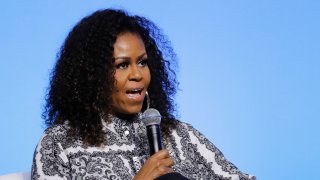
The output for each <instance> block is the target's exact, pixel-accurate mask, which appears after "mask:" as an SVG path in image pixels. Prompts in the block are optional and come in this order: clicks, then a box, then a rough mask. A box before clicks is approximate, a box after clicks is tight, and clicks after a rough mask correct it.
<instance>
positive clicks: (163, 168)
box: [156, 166, 173, 176]
mask: <svg viewBox="0 0 320 180" xmlns="http://www.w3.org/2000/svg"><path fill="white" fill-rule="evenodd" d="M172 172H173V169H172V168H169V167H166V166H159V167H158V168H157V171H156V176H162V175H164V174H167V173H172Z"/></svg>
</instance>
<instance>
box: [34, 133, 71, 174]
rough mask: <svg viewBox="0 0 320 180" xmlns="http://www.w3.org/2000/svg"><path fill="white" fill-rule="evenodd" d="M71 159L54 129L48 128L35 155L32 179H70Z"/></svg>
mask: <svg viewBox="0 0 320 180" xmlns="http://www.w3.org/2000/svg"><path fill="white" fill-rule="evenodd" d="M68 167H69V161H68V158H67V156H66V154H65V153H64V150H63V148H62V145H61V143H60V142H59V141H58V140H57V138H56V134H55V131H54V130H52V129H51V130H50V129H49V130H46V131H45V133H44V134H43V136H42V138H41V140H40V142H39V143H38V145H37V147H36V149H35V152H34V157H33V163H32V170H31V179H33V180H44V179H46V180H51V179H52V180H53V179H55V180H62V179H63V180H65V179H70V178H69V177H70V176H69V175H70V169H69V168H68Z"/></svg>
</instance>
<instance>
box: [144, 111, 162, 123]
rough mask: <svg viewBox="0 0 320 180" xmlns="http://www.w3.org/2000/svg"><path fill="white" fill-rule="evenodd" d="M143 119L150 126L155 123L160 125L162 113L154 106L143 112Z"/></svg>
mask: <svg viewBox="0 0 320 180" xmlns="http://www.w3.org/2000/svg"><path fill="white" fill-rule="evenodd" d="M141 121H142V122H143V123H144V124H145V125H146V126H150V125H154V124H157V125H160V122H161V115H160V113H159V111H158V110H156V109H154V108H149V109H147V110H145V111H144V112H143V114H142V118H141Z"/></svg>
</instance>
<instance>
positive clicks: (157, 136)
mask: <svg viewBox="0 0 320 180" xmlns="http://www.w3.org/2000/svg"><path fill="white" fill-rule="evenodd" d="M147 136H148V141H149V147H150V156H152V155H153V154H154V153H156V152H158V151H160V150H161V149H163V146H162V141H161V132H160V127H159V125H157V124H154V125H150V126H147Z"/></svg>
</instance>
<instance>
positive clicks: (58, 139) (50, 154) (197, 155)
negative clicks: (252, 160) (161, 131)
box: [32, 118, 255, 180]
mask: <svg viewBox="0 0 320 180" xmlns="http://www.w3.org/2000/svg"><path fill="white" fill-rule="evenodd" d="M103 127H104V130H105V132H106V136H107V140H108V141H107V145H106V146H104V147H92V146H90V147H85V146H84V145H83V143H82V141H80V140H77V141H73V142H70V141H67V138H66V136H67V130H68V128H69V126H68V124H67V123H66V124H64V125H55V126H53V127H50V128H48V129H46V131H45V132H44V134H43V136H42V138H41V140H40V142H39V144H38V146H37V148H36V150H35V153H34V159H33V165H32V179H36V180H37V179H74V180H78V179H124V180H127V179H132V178H133V177H134V175H135V174H136V173H137V172H138V171H139V169H140V168H141V167H142V165H143V162H144V161H145V160H146V159H147V158H148V157H149V146H148V140H147V137H146V128H145V126H144V124H143V123H142V122H141V121H139V120H133V121H132V122H129V121H125V120H121V119H118V118H113V120H112V122H111V123H108V124H107V123H105V122H104V121H103ZM163 143H164V146H165V147H166V149H167V150H168V151H169V153H170V156H171V158H172V159H173V160H174V163H175V164H174V166H173V169H174V171H175V172H178V173H180V174H182V175H183V176H185V177H187V178H189V179H211V180H218V179H219V180H220V179H221V180H227V179H228V180H236V179H239V180H247V179H255V178H254V177H252V176H249V175H247V174H244V173H242V172H240V171H239V170H238V169H237V168H236V167H235V166H234V165H233V164H232V163H230V162H228V161H227V160H226V159H225V158H224V156H223V154H222V153H221V152H220V151H219V150H218V149H217V148H216V147H215V146H214V145H213V144H212V143H211V142H210V141H208V140H207V139H206V138H205V137H204V136H203V135H202V134H201V133H199V132H198V131H197V130H195V129H194V128H193V127H192V126H191V125H189V124H186V123H182V122H179V123H178V126H177V128H176V129H175V130H173V131H172V133H171V136H170V137H169V138H165V139H164V138H163Z"/></svg>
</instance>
